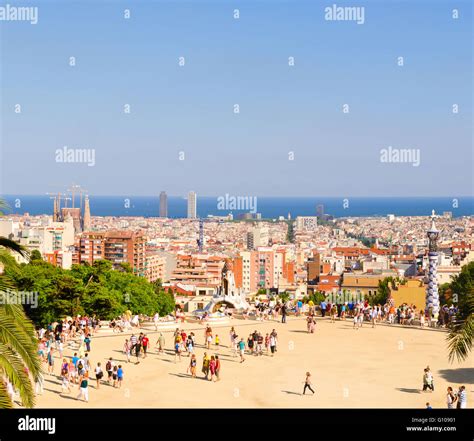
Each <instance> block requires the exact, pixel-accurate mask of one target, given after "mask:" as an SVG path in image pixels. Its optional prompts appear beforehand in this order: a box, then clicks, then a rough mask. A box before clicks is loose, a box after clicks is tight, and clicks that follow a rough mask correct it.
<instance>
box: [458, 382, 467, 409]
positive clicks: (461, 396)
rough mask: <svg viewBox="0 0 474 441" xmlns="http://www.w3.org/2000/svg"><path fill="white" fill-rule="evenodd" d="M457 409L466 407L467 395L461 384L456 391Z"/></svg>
mask: <svg viewBox="0 0 474 441" xmlns="http://www.w3.org/2000/svg"><path fill="white" fill-rule="evenodd" d="M458 409H467V395H466V387H465V386H461V387H460V388H459V391H458Z"/></svg>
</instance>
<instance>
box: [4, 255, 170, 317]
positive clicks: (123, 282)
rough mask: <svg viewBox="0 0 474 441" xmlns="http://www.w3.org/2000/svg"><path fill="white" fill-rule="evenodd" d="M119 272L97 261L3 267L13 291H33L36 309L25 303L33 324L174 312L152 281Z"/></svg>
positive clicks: (158, 286) (168, 297)
mask: <svg viewBox="0 0 474 441" xmlns="http://www.w3.org/2000/svg"><path fill="white" fill-rule="evenodd" d="M124 270H125V271H122V270H118V271H116V270H114V269H113V268H112V264H111V263H110V262H108V261H106V260H98V261H96V262H94V264H93V265H92V266H91V265H73V266H72V268H71V269H70V270H64V269H62V268H57V267H55V266H53V265H50V264H49V263H47V262H44V261H39V260H33V261H32V262H31V263H30V264H23V265H20V266H19V267H17V268H16V269H14V268H13V267H10V266H7V267H6V268H5V274H6V276H7V277H8V278H9V279H10V280H11V281H12V282H13V284H14V286H15V287H16V289H18V290H20V291H32V292H37V293H38V306H37V308H33V307H30V306H28V305H26V306H25V311H26V313H27V315H28V316H29V317H30V318H31V319H32V320H33V321H34V322H35V323H36V324H43V325H44V324H47V323H50V322H52V321H55V320H58V319H60V318H62V317H64V316H67V315H70V316H75V315H77V314H81V315H84V314H87V315H93V314H95V315H97V316H98V317H100V318H102V319H111V318H114V317H117V316H118V315H120V314H122V313H123V312H125V311H127V310H130V311H132V313H134V314H135V313H136V314H147V315H153V314H154V313H155V312H158V313H159V314H160V315H166V314H168V313H170V312H172V311H173V310H174V307H175V303H174V297H173V295H172V294H171V295H170V294H169V293H167V292H165V291H164V290H163V288H162V287H161V284H156V283H155V284H152V283H150V282H148V281H147V280H146V279H144V278H142V277H137V276H135V275H134V274H132V273H131V272H128V271H126V268H124Z"/></svg>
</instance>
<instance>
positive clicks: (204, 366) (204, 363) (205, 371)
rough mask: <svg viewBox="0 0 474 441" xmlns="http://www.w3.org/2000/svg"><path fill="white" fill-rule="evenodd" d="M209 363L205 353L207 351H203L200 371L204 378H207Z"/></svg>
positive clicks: (209, 360)
mask: <svg viewBox="0 0 474 441" xmlns="http://www.w3.org/2000/svg"><path fill="white" fill-rule="evenodd" d="M210 363H211V359H210V358H209V356H208V355H207V352H204V357H203V359H202V373H203V374H204V376H205V378H206V380H208V379H209V365H210Z"/></svg>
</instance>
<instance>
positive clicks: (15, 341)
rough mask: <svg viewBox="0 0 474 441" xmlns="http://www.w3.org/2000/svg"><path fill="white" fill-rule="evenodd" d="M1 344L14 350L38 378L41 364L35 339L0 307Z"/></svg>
mask: <svg viewBox="0 0 474 441" xmlns="http://www.w3.org/2000/svg"><path fill="white" fill-rule="evenodd" d="M0 343H2V344H4V345H7V346H8V347H10V348H12V349H13V350H14V351H15V353H16V354H18V355H19V356H20V357H21V359H22V360H23V362H24V363H25V365H26V366H27V367H28V369H29V370H30V372H31V374H32V375H33V376H34V377H35V378H36V377H37V376H38V374H39V373H40V372H41V363H40V360H39V358H38V356H37V346H36V343H35V340H34V338H33V337H32V336H31V335H28V334H27V333H26V332H25V331H24V330H23V328H22V327H21V326H19V325H18V323H17V322H16V320H15V319H14V317H12V316H11V315H9V314H7V312H6V309H5V308H4V307H0Z"/></svg>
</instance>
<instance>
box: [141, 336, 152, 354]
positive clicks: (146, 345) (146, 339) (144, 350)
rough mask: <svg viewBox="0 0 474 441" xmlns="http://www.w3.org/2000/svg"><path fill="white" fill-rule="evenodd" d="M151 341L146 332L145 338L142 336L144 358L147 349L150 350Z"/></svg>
mask: <svg viewBox="0 0 474 441" xmlns="http://www.w3.org/2000/svg"><path fill="white" fill-rule="evenodd" d="M149 343H150V340H149V339H148V337H147V336H146V334H143V338H142V347H143V358H146V351H147V350H148V344H149Z"/></svg>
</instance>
